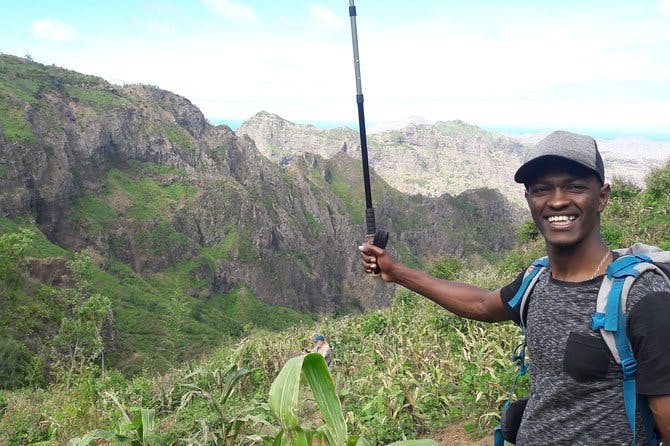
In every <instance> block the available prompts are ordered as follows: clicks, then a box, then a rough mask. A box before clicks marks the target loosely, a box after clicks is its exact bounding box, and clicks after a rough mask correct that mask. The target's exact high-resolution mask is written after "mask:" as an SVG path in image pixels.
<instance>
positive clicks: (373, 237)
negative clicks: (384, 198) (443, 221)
mask: <svg viewBox="0 0 670 446" xmlns="http://www.w3.org/2000/svg"><path fill="white" fill-rule="evenodd" d="M349 17H350V19H351V41H352V43H353V47H354V71H355V73H356V103H357V104H358V129H359V133H360V135H361V160H362V162H363V185H364V186H365V225H366V235H365V241H366V243H371V244H373V245H376V246H379V247H380V248H384V247H386V242H388V237H389V234H388V232H386V231H384V230H381V229H380V230H377V229H376V224H375V210H374V208H373V207H372V188H371V187H370V167H369V164H368V139H367V136H366V134H365V112H364V111H363V88H362V87H361V65H360V57H359V54H358V32H357V29H356V6H355V5H354V0H349ZM375 273H377V274H378V273H379V271H375Z"/></svg>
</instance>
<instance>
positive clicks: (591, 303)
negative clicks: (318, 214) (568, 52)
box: [359, 131, 670, 446]
mask: <svg viewBox="0 0 670 446" xmlns="http://www.w3.org/2000/svg"><path fill="white" fill-rule="evenodd" d="M514 179H515V181H516V182H517V183H523V184H524V185H525V197H526V201H527V203H528V207H529V209H530V213H531V215H532V217H533V220H534V222H535V224H536V226H537V228H538V229H539V231H540V232H541V234H542V235H543V237H544V240H545V246H546V250H547V256H548V257H549V261H550V265H551V266H550V269H549V271H548V274H543V275H542V276H541V277H540V279H539V281H538V282H537V284H536V285H535V287H534V288H533V291H532V294H531V296H530V298H529V299H530V300H529V303H528V306H527V310H526V316H527V319H526V328H527V340H528V348H529V352H530V357H531V358H532V366H531V367H532V368H531V396H530V399H529V401H528V404H527V407H526V409H525V411H524V414H523V418H522V421H521V426H520V428H519V432H518V435H517V445H520V446H533V445H538V446H539V445H543V446H544V445H549V444H551V445H566V446H568V445H569V446H573V445H589V446H594V445H603V446H605V445H607V446H611V445H622V446H628V445H630V444H631V441H632V440H633V438H632V433H631V430H630V427H629V425H628V422H627V418H626V414H625V411H624V404H623V396H622V376H621V369H620V366H618V365H617V364H616V363H615V362H614V359H613V358H612V356H611V354H610V352H609V350H608V349H607V347H606V345H605V343H604V342H603V339H602V337H601V336H600V334H599V333H598V332H595V331H593V330H592V329H591V315H592V314H593V312H594V309H595V302H596V297H597V294H598V290H599V287H600V284H601V283H602V279H603V275H604V274H605V272H606V270H607V266H608V265H609V264H610V263H611V262H612V261H613V259H614V257H615V253H613V252H611V251H610V250H609V248H608V247H607V246H606V245H605V243H604V242H603V240H602V238H601V235H600V215H601V213H602V211H603V210H604V209H605V205H606V204H607V201H608V198H609V193H610V186H609V184H605V174H604V168H603V163H602V158H601V157H600V154H599V153H598V149H597V145H596V142H595V140H593V138H591V137H588V136H584V135H578V134H574V133H569V132H564V131H557V132H554V133H552V134H550V135H549V136H547V137H546V138H545V139H543V140H542V141H540V142H539V143H538V144H537V145H536V146H535V147H533V148H532V149H531V150H529V151H528V153H527V154H526V156H525V159H524V163H523V165H522V166H521V167H520V168H519V169H518V170H517V172H516V174H515V175H514ZM359 249H360V251H361V263H362V265H363V268H364V269H365V271H366V272H368V273H371V272H372V271H374V270H375V268H379V273H380V276H381V278H382V280H384V281H387V282H394V283H397V284H400V285H403V286H404V287H406V288H409V289H410V290H413V291H415V292H417V293H419V294H422V295H423V296H425V297H427V298H429V299H431V300H432V301H434V302H436V303H438V304H439V305H441V306H442V307H444V308H446V309H447V310H449V311H451V312H453V313H455V314H457V315H459V316H462V317H467V318H470V319H476V320H481V321H488V322H499V321H506V320H510V319H512V320H514V321H515V322H516V323H517V324H518V323H519V322H520V320H519V313H518V310H517V311H514V310H512V309H511V308H510V307H509V306H508V305H507V303H508V302H509V300H510V299H511V298H512V297H513V296H514V294H515V293H516V290H517V289H518V288H519V286H520V283H521V279H522V277H523V273H522V274H521V275H520V276H519V277H518V278H517V279H516V280H515V281H514V282H513V283H511V284H509V285H507V286H505V287H503V288H501V289H498V290H495V291H489V290H485V289H482V288H478V287H474V286H470V285H467V284H463V283H456V282H450V281H446V280H442V279H437V278H435V277H432V276H429V275H428V274H425V273H423V272H421V271H417V270H413V269H411V268H408V267H406V266H404V265H402V264H400V263H397V262H395V260H394V259H393V258H392V256H391V255H390V254H389V253H388V252H387V251H385V250H384V249H381V248H379V247H377V246H374V245H369V244H366V245H364V246H361V247H360V248H359ZM627 313H628V315H629V319H628V327H627V328H628V336H629V339H630V341H631V344H632V347H633V353H634V356H635V358H636V360H637V361H638V374H637V391H638V393H641V394H643V395H647V396H648V400H649V405H650V408H651V410H652V413H653V417H654V419H655V421H656V424H657V427H658V429H659V431H660V435H661V437H662V438H663V439H665V442H664V443H665V444H666V445H670V347H668V344H667V341H666V340H665V339H664V338H665V337H667V336H668V334H670V287H668V285H667V284H666V283H665V282H664V281H663V279H662V278H660V276H658V275H657V274H655V273H653V272H646V273H644V274H643V275H642V276H641V277H640V278H639V279H638V280H637V281H636V282H635V285H634V286H633V287H632V289H631V291H630V294H629V298H628V308H627ZM638 418H639V417H638ZM636 425H637V428H636V431H637V435H636V436H637V438H638V441H637V445H638V446H639V445H646V444H647V442H646V439H645V438H644V429H643V427H642V424H641V422H638V423H637V424H636Z"/></svg>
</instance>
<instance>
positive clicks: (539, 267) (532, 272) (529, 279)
mask: <svg viewBox="0 0 670 446" xmlns="http://www.w3.org/2000/svg"><path fill="white" fill-rule="evenodd" d="M547 268H549V258H548V257H541V258H539V259H536V260H534V261H533V262H532V263H531V264H530V266H529V267H528V269H526V272H525V273H524V275H523V280H522V281H521V286H520V287H519V289H518V290H517V292H516V294H515V295H514V297H512V298H511V299H510V300H509V302H507V305H508V306H509V307H510V308H511V309H517V308H518V309H519V318H520V321H521V326H522V327H525V322H524V319H525V318H524V313H525V311H526V303H527V300H528V296H530V293H531V291H533V287H534V286H535V284H536V283H537V281H538V279H539V278H540V276H541V275H542V273H543V272H544V271H546V269H547Z"/></svg>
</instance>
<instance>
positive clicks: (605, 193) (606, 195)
mask: <svg viewBox="0 0 670 446" xmlns="http://www.w3.org/2000/svg"><path fill="white" fill-rule="evenodd" d="M611 190H612V189H611V187H610V185H609V183H605V184H603V186H602V187H601V188H600V195H599V196H598V212H599V213H601V212H603V211H604V210H605V206H607V202H608V201H609V199H610V192H611Z"/></svg>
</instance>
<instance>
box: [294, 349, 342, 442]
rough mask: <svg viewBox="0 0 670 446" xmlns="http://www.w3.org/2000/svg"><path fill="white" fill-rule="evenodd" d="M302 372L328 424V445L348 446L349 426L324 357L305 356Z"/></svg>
mask: <svg viewBox="0 0 670 446" xmlns="http://www.w3.org/2000/svg"><path fill="white" fill-rule="evenodd" d="M302 371H303V374H304V375H305V378H306V379H307V383H308V384H309V386H310V387H311V388H312V393H313V394H314V399H315V400H316V402H317V404H318V405H319V409H321V416H322V417H323V421H324V422H325V423H326V437H327V438H328V443H329V444H331V445H344V444H346V442H347V426H346V424H345V422H344V415H343V414H342V405H341V404H340V400H339V398H338V397H337V394H336V392H335V385H334V384H333V378H332V377H331V376H330V372H329V371H328V366H327V365H326V361H325V360H324V359H323V356H321V354H319V353H310V354H308V355H307V356H305V359H304V361H303V366H302Z"/></svg>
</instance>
